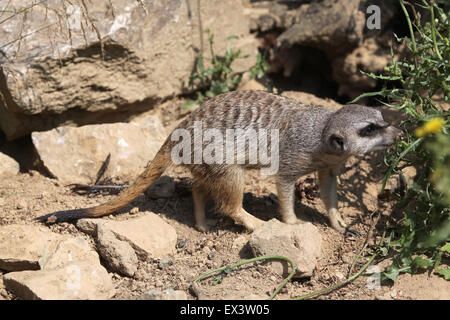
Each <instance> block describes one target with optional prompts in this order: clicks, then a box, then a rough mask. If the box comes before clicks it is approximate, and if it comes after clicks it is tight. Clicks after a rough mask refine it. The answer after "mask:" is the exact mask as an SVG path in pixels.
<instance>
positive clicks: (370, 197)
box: [0, 100, 450, 300]
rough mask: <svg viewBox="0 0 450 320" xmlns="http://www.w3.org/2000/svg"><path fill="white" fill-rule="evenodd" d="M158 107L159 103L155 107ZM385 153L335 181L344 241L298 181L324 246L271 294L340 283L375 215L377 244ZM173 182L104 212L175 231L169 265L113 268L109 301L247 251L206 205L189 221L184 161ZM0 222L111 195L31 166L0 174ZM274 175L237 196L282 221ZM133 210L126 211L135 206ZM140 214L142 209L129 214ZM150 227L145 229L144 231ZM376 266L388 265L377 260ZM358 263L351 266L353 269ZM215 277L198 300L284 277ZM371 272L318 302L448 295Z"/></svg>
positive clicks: (269, 286) (250, 273)
mask: <svg viewBox="0 0 450 320" xmlns="http://www.w3.org/2000/svg"><path fill="white" fill-rule="evenodd" d="M180 103H181V101H179V100H176V101H174V102H172V103H171V104H170V105H167V107H166V108H164V111H162V112H161V113H160V115H161V117H162V119H163V121H164V124H165V125H166V126H167V127H168V128H171V127H173V125H174V123H176V122H177V121H178V120H179V119H180V118H181V117H182V113H180V112H179V111H178V110H179V106H180ZM159 110H161V109H159ZM382 156H383V155H382V154H372V155H368V156H366V157H363V158H362V159H360V161H357V160H356V159H351V160H349V162H348V163H347V164H346V165H345V167H344V168H343V170H342V175H341V177H340V179H339V182H338V183H339V201H340V202H339V204H340V208H341V212H342V215H343V216H344V219H345V220H346V222H347V223H349V224H351V225H352V227H353V229H355V230H357V231H359V233H360V235H359V236H356V237H347V238H345V237H344V236H342V235H341V234H339V233H337V232H336V231H334V230H333V229H332V228H330V226H329V225H328V223H327V218H326V216H325V211H324V208H323V205H322V203H321V201H320V199H319V193H318V190H317V187H316V184H315V177H314V176H313V175H312V176H310V177H307V178H304V179H302V183H300V184H299V188H298V190H297V191H298V192H297V200H296V213H297V215H298V217H299V218H300V219H302V220H304V221H309V222H311V223H313V224H314V225H315V226H317V227H318V229H319V232H320V234H321V236H322V252H321V258H320V259H319V261H318V264H317V266H316V269H315V271H314V274H313V276H312V277H311V278H306V279H301V280H295V281H293V282H289V283H288V284H287V286H286V287H285V289H283V290H282V291H281V293H280V294H279V295H278V296H277V297H276V298H275V299H280V300H284V299H290V298H293V297H297V296H300V295H302V294H306V293H310V292H312V291H316V290H319V289H322V288H325V287H328V286H331V285H333V284H336V283H338V282H341V281H343V280H344V279H345V278H346V277H347V274H348V272H349V269H350V266H351V264H352V262H353V260H354V257H355V256H356V255H357V254H358V253H359V251H360V250H361V248H362V247H363V245H364V243H365V240H366V236H367V233H368V231H369V230H371V226H372V223H373V221H374V219H375V217H376V216H377V213H378V212H379V213H380V214H381V218H380V219H379V220H378V224H377V226H376V228H375V230H374V232H373V235H372V236H371V237H370V241H375V240H376V239H377V237H379V234H380V231H381V230H382V229H383V228H384V226H385V224H386V223H388V221H389V220H390V219H392V217H391V215H392V205H393V203H392V202H391V201H389V197H387V198H386V197H383V199H384V200H380V199H379V198H378V190H379V187H380V181H381V179H382V177H383V170H382V168H381V166H380V165H381V163H382ZM165 174H166V175H169V176H171V177H173V178H174V179H175V181H176V192H175V195H174V196H173V197H172V198H169V199H157V200H150V199H146V197H145V195H141V196H140V197H138V198H137V199H136V200H135V201H134V202H133V203H132V204H130V205H129V206H128V207H127V208H125V209H123V210H121V211H120V212H119V214H117V215H114V216H109V217H106V218H104V219H117V220H123V219H127V218H128V217H129V216H131V215H133V214H132V213H130V211H131V209H132V208H133V207H137V208H138V209H139V212H144V211H152V212H155V213H156V214H157V215H159V216H160V217H161V218H162V219H164V220H165V221H166V222H168V223H169V224H170V225H171V226H173V227H174V228H175V229H176V232H177V234H178V237H179V239H178V244H177V250H176V253H175V254H174V255H173V256H170V259H171V260H172V261H173V264H172V265H171V266H169V267H167V268H164V269H163V270H161V269H159V268H158V260H157V259H150V260H148V261H140V262H139V266H138V271H137V273H136V275H135V276H134V277H133V278H129V277H124V276H121V275H118V274H115V273H114V274H112V278H113V282H114V284H115V286H116V290H117V295H116V296H115V297H114V299H136V298H138V297H139V296H140V295H141V294H142V293H144V292H145V291H147V290H151V289H155V288H157V289H164V288H168V287H170V288H174V289H177V290H183V291H185V292H187V293H188V297H189V299H195V297H194V295H193V294H192V293H191V292H190V291H189V289H188V288H189V286H190V284H191V283H192V281H193V279H195V278H196V277H197V276H199V275H200V274H202V273H204V272H207V271H209V270H212V269H215V268H218V267H221V266H224V265H227V264H230V263H234V262H237V261H240V260H243V259H247V258H251V257H252V254H251V252H250V250H249V248H248V247H247V246H245V244H246V242H247V240H248V239H249V236H250V235H249V234H248V233H247V232H246V231H245V230H244V228H242V227H240V226H237V225H234V224H233V222H232V221H231V220H230V219H229V218H227V217H223V216H221V215H220V213H218V212H216V211H215V210H214V207H213V204H210V205H209V207H210V209H209V211H208V217H209V220H208V221H209V224H210V227H211V231H210V232H208V233H201V232H199V231H197V230H196V229H195V228H194V216H193V213H192V212H193V203H192V197H191V194H190V185H189V174H188V173H187V171H185V170H183V169H181V168H174V169H172V170H170V171H168V172H166V173H165ZM0 179H1V181H2V183H1V186H0V225H6V224H12V223H19V224H38V223H37V222H34V221H32V219H33V218H35V217H37V216H41V215H44V214H47V213H49V212H53V211H57V210H65V209H72V208H81V207H86V206H93V205H95V204H99V203H102V202H105V201H107V200H108V199H111V198H112V197H114V196H113V195H106V196H104V195H98V196H91V197H88V196H82V195H77V194H74V193H72V192H71V190H70V188H69V187H67V186H64V185H61V184H60V183H59V182H58V181H57V180H54V179H50V178H48V177H46V176H44V175H42V174H41V173H39V172H37V171H30V172H27V173H21V174H19V175H17V176H3V177H0ZM275 194H276V192H275V184H274V181H272V180H270V179H267V178H264V179H262V178H261V177H260V176H259V172H257V171H255V172H248V174H247V177H246V187H245V196H244V208H245V209H246V210H247V211H249V212H250V213H252V214H254V215H255V216H257V217H258V218H261V219H263V220H270V219H271V218H273V217H275V218H278V219H279V218H280V217H279V215H278V205H277V198H276V196H275ZM134 211H135V210H133V212H134ZM136 214H139V213H136ZM50 229H51V230H52V231H54V232H57V233H61V234H70V235H74V236H79V237H82V238H84V239H87V240H88V241H89V242H90V243H91V244H92V245H93V246H95V242H94V241H93V239H92V238H91V237H90V236H88V235H86V234H84V233H82V232H80V231H78V230H77V228H76V227H75V225H73V224H71V223H61V224H57V225H51V226H50ZM149 232H151V230H149ZM377 263H379V266H380V267H384V266H387V265H389V261H381V262H377ZM362 264H363V263H358V264H356V268H355V269H356V270H357V269H359V267H361V266H362ZM1 275H2V273H1V271H0V299H6V300H9V299H15V297H14V296H13V295H12V294H11V293H9V292H7V291H6V289H5V288H4V286H3V283H2V280H1V279H2V277H1ZM213 280H214V279H209V280H204V281H202V282H201V283H200V284H201V297H202V298H204V299H226V298H232V299H256V298H259V299H262V298H268V297H269V296H270V294H271V293H272V292H273V290H274V289H275V288H276V287H277V286H278V285H279V283H280V282H281V281H282V280H283V278H282V277H280V276H279V275H277V274H275V273H273V272H271V271H270V268H269V267H268V266H267V265H266V264H264V263H262V264H261V263H256V264H252V265H247V266H244V268H242V269H240V270H239V271H237V272H233V273H231V274H229V275H227V276H226V277H224V278H223V281H222V282H221V283H220V284H216V285H214V284H213ZM369 282H370V279H368V278H367V277H360V278H358V279H357V280H356V281H355V282H353V283H351V284H349V285H347V286H345V287H343V288H341V289H339V290H337V291H334V292H332V293H329V294H326V295H322V296H320V297H318V298H317V299H341V300H353V299H400V300H403V299H450V282H449V281H446V280H444V279H443V278H441V277H438V276H437V275H434V274H428V273H422V274H418V275H413V276H411V275H408V274H406V275H401V276H399V279H398V281H397V282H396V283H395V284H394V285H392V284H386V285H383V286H381V287H376V288H375V289H371V286H370V284H369Z"/></svg>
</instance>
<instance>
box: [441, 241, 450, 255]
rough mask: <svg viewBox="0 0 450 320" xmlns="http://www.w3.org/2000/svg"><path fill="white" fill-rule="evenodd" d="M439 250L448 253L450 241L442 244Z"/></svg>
mask: <svg viewBox="0 0 450 320" xmlns="http://www.w3.org/2000/svg"><path fill="white" fill-rule="evenodd" d="M440 250H441V251H445V252H448V253H450V242H447V243H446V244H444V245H443V246H442V248H441V249H440Z"/></svg>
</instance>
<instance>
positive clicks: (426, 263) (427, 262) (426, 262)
mask: <svg viewBox="0 0 450 320" xmlns="http://www.w3.org/2000/svg"><path fill="white" fill-rule="evenodd" d="M413 263H414V264H415V265H416V266H418V267H431V266H432V265H433V261H431V259H423V258H422V257H415V258H414V261H413Z"/></svg>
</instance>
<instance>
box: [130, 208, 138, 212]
mask: <svg viewBox="0 0 450 320" xmlns="http://www.w3.org/2000/svg"><path fill="white" fill-rule="evenodd" d="M136 213H139V208H138V207H134V208H133V209H131V210H130V214H136Z"/></svg>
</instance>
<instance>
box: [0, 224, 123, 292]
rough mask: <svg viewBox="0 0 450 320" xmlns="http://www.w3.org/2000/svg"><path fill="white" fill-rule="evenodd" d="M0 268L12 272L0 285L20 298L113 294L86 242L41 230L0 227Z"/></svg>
mask: <svg viewBox="0 0 450 320" xmlns="http://www.w3.org/2000/svg"><path fill="white" fill-rule="evenodd" d="M0 269H3V270H6V271H15V272H9V273H7V274H6V275H4V276H3V280H4V285H5V287H6V289H7V290H9V291H10V292H12V293H13V294H14V295H15V296H17V297H20V298H22V299H107V298H110V297H112V296H113V295H114V294H115V291H114V287H113V284H112V280H111V277H110V276H109V275H108V273H107V271H106V269H105V268H104V267H103V266H102V265H101V264H100V258H99V256H98V254H97V252H95V251H94V250H93V249H92V248H91V246H90V245H89V243H88V242H87V241H86V240H84V239H82V238H74V237H70V236H68V235H59V234H56V233H54V232H51V231H50V230H48V229H47V228H45V227H39V226H29V225H7V226H2V227H0ZM23 270H29V271H23ZM30 270H31V271H30Z"/></svg>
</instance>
